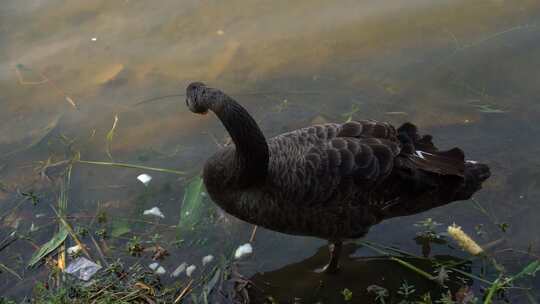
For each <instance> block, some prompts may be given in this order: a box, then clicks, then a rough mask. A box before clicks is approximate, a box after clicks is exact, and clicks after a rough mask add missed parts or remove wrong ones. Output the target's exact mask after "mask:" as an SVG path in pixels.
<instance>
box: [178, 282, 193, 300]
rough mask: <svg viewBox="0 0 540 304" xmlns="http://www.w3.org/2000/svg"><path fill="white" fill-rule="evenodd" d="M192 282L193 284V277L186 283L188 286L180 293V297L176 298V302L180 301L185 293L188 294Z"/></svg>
mask: <svg viewBox="0 0 540 304" xmlns="http://www.w3.org/2000/svg"><path fill="white" fill-rule="evenodd" d="M191 284H193V279H191V280H190V281H189V283H188V284H187V285H186V287H185V288H184V290H182V292H181V293H180V295H178V297H177V298H176V300H174V304H176V303H178V302H180V301H181V300H182V299H183V298H184V296H185V295H187V293H188V292H189V290H190V289H191Z"/></svg>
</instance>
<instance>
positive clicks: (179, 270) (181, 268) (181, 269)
mask: <svg viewBox="0 0 540 304" xmlns="http://www.w3.org/2000/svg"><path fill="white" fill-rule="evenodd" d="M186 267H187V264H186V263H185V262H184V263H182V264H180V266H178V267H176V269H175V270H174V271H173V272H172V273H171V277H173V278H176V277H177V276H179V275H180V274H181V273H182V272H184V271H186Z"/></svg>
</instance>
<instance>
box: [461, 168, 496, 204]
mask: <svg viewBox="0 0 540 304" xmlns="http://www.w3.org/2000/svg"><path fill="white" fill-rule="evenodd" d="M490 176H491V171H490V169H489V167H488V166H487V165H486V164H479V163H476V162H466V163H465V180H464V183H463V186H462V187H461V188H460V189H459V191H458V192H457V193H456V199H459V200H465V199H469V198H471V196H472V195H473V194H474V193H475V192H476V191H478V190H480V189H481V188H482V183H483V182H484V181H485V180H487V179H488V178H489V177H490Z"/></svg>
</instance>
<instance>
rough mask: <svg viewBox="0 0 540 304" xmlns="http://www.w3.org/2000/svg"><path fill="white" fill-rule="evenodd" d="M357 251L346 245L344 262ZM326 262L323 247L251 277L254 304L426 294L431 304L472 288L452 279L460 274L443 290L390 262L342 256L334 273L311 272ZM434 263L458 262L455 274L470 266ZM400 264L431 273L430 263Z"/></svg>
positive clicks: (370, 300) (380, 258) (390, 299)
mask: <svg viewBox="0 0 540 304" xmlns="http://www.w3.org/2000/svg"><path fill="white" fill-rule="evenodd" d="M358 247H359V246H358V245H354V244H348V245H346V246H345V247H344V253H345V255H344V257H345V256H348V255H350V254H353V253H354V252H355V251H356V249H357V248H358ZM327 258H328V248H327V247H326V246H325V247H321V248H319V249H318V250H317V252H316V253H315V254H314V255H313V256H311V257H309V258H308V259H305V260H303V261H301V262H299V263H294V264H290V265H287V266H285V267H282V268H280V269H277V270H274V271H269V272H265V273H260V274H257V275H255V276H253V277H252V278H251V280H252V281H253V283H254V285H255V287H254V288H253V289H252V296H253V297H254V298H256V299H257V300H256V301H255V302H256V303H259V302H262V301H263V300H267V301H268V299H270V298H273V299H274V300H275V301H277V302H279V303H318V302H320V303H346V302H350V301H351V300H352V302H354V303H376V302H380V303H383V302H384V303H397V302H399V301H401V300H409V301H413V300H418V299H419V298H421V297H419V295H424V294H426V293H429V294H430V296H431V299H432V300H434V301H435V300H440V298H441V297H442V296H444V295H446V294H447V292H448V290H450V291H451V292H452V294H455V293H456V292H458V291H459V290H460V289H461V290H465V288H467V287H468V286H469V284H471V285H472V281H471V280H470V279H468V278H466V277H463V278H459V279H457V277H458V276H459V275H458V276H456V275H455V274H452V275H450V278H449V282H450V283H449V284H448V286H446V287H447V288H442V287H441V286H440V285H439V284H438V283H436V282H433V281H430V280H427V279H426V278H425V277H422V276H420V275H418V274H417V273H414V272H411V270H410V269H407V268H404V267H402V266H400V265H398V264H397V263H396V262H395V261H391V260H390V259H389V257H388V256H370V257H347V258H343V260H342V263H341V269H340V272H339V274H335V275H330V274H321V273H317V272H315V271H314V270H316V269H318V268H319V267H321V265H324V264H325V263H326V262H327ZM436 258H437V259H438V260H439V261H441V263H445V262H452V263H459V262H462V263H463V264H461V266H460V267H459V268H460V270H462V271H464V272H470V271H471V264H472V263H471V262H467V261H465V260H461V259H460V258H456V257H450V256H437V257H436ZM404 260H405V261H408V262H412V263H414V265H415V266H416V267H419V268H421V269H423V270H425V271H427V272H429V273H432V272H436V269H434V268H433V267H432V265H431V264H430V263H429V262H422V261H419V260H417V259H416V260H415V259H407V258H405V259H404ZM407 286H408V287H407ZM407 288H409V292H410V291H412V290H413V289H414V292H412V293H411V296H410V297H409V298H408V299H407V298H406V297H404V296H403V293H404V292H406V290H407ZM344 290H349V291H350V292H351V293H352V299H351V300H346V295H344V293H347V291H345V292H344ZM400 293H402V294H400ZM413 294H414V296H413ZM377 297H379V298H381V299H382V300H381V299H377ZM381 301H382V302H381Z"/></svg>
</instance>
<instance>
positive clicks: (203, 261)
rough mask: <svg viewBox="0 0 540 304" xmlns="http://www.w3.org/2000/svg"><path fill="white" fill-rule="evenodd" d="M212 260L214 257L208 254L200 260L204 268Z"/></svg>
mask: <svg viewBox="0 0 540 304" xmlns="http://www.w3.org/2000/svg"><path fill="white" fill-rule="evenodd" d="M213 260H214V256H213V255H211V254H209V255H207V256H205V257H204V258H202V265H203V266H206V264H209V263H212V261H213Z"/></svg>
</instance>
